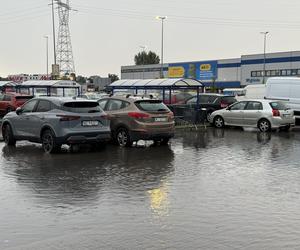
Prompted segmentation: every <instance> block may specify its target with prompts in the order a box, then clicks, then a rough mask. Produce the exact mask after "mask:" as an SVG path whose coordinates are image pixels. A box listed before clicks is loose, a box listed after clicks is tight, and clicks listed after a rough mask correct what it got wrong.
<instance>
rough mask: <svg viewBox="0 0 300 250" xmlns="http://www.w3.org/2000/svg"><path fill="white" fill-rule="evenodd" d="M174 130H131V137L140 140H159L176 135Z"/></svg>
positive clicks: (133, 139)
mask: <svg viewBox="0 0 300 250" xmlns="http://www.w3.org/2000/svg"><path fill="white" fill-rule="evenodd" d="M174 134H175V133H174V131H168V132H155V133H154V132H148V131H142V130H141V131H130V137H131V140H132V141H138V140H156V139H157V140H159V139H164V138H172V137H174Z"/></svg>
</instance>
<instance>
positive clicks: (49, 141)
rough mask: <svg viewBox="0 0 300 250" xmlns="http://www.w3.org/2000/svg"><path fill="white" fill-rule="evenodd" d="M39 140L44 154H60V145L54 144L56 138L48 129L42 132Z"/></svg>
mask: <svg viewBox="0 0 300 250" xmlns="http://www.w3.org/2000/svg"><path fill="white" fill-rule="evenodd" d="M41 139H42V145H43V149H44V151H45V153H47V154H53V153H58V152H60V150H61V145H60V144H57V143H56V137H55V135H54V133H53V132H52V131H51V130H50V129H47V130H45V131H44V132H43V134H42V138H41Z"/></svg>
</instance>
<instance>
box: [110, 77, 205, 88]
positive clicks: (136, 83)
mask: <svg viewBox="0 0 300 250" xmlns="http://www.w3.org/2000/svg"><path fill="white" fill-rule="evenodd" d="M110 86H111V87H122V88H123V87H172V86H174V87H202V86H203V85H202V83H201V82H200V81H198V80H196V79H185V78H165V79H145V80H141V79H134V80H118V81H115V82H113V83H112V84H110Z"/></svg>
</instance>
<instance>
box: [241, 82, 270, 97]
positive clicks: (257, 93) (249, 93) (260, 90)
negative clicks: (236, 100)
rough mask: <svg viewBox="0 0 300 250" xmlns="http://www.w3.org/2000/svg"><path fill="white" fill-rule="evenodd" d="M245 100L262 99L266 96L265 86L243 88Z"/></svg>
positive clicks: (256, 85)
mask: <svg viewBox="0 0 300 250" xmlns="http://www.w3.org/2000/svg"><path fill="white" fill-rule="evenodd" d="M244 90H245V92H246V93H245V98H247V99H264V98H265V94H266V85H264V84H255V85H248V86H246V87H245V88H244Z"/></svg>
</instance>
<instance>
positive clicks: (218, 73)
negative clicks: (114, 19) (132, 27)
mask: <svg viewBox="0 0 300 250" xmlns="http://www.w3.org/2000/svg"><path fill="white" fill-rule="evenodd" d="M264 64H265V81H266V80H267V79H268V78H269V77H274V76H284V77H285V76H299V77H300V51H290V52H279V53H267V54H266V55H265V57H264V54H254V55H242V56H241V57H240V58H233V59H219V60H210V61H194V62H178V63H167V64H164V65H163V74H164V77H165V78H195V79H197V80H200V81H202V82H203V83H204V85H205V86H206V87H211V86H214V87H217V88H221V89H223V88H236V87H243V86H246V85H250V84H262V83H263V79H264V77H263V68H264ZM160 75H161V65H159V64H156V65H139V66H136V65H134V66H122V67H121V79H154V78H159V77H160Z"/></svg>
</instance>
